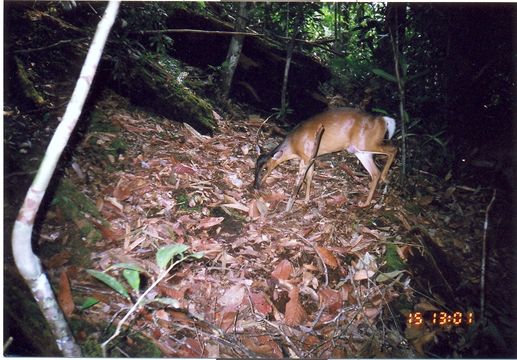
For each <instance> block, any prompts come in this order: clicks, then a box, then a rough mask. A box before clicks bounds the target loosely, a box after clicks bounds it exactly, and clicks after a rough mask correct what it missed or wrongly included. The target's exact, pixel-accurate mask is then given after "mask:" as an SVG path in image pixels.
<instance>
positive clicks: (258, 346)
mask: <svg viewBox="0 0 517 360" xmlns="http://www.w3.org/2000/svg"><path fill="white" fill-rule="evenodd" d="M241 339H242V343H243V344H244V345H245V346H246V347H247V348H248V349H250V350H251V351H253V352H254V353H257V354H260V355H264V356H266V357H270V358H275V359H281V358H283V357H284V356H283V354H282V349H280V346H278V344H277V343H276V342H275V341H274V340H273V339H272V338H271V336H268V335H261V336H256V337H255V336H254V337H245V336H244V335H243V336H242V337H241Z"/></svg>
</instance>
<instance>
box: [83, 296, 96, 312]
mask: <svg viewBox="0 0 517 360" xmlns="http://www.w3.org/2000/svg"><path fill="white" fill-rule="evenodd" d="M98 302H99V300H97V299H96V298H93V297H87V298H86V299H85V300H84V302H83V304H82V305H80V306H79V309H80V310H81V311H82V310H86V309H89V308H91V307H92V306H93V305H95V304H97V303H98Z"/></svg>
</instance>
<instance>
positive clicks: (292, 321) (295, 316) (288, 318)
mask: <svg viewBox="0 0 517 360" xmlns="http://www.w3.org/2000/svg"><path fill="white" fill-rule="evenodd" d="M289 299H290V300H289V302H288V303H287V304H285V318H284V322H285V324H286V325H289V326H297V325H301V324H303V323H304V322H305V320H306V319H307V313H306V312H305V309H304V308H303V306H302V304H300V291H299V290H298V288H293V289H292V290H291V291H290V292H289Z"/></svg>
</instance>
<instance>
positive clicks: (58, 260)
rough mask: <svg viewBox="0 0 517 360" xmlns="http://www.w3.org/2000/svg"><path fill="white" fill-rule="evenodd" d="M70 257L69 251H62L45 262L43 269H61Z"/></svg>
mask: <svg viewBox="0 0 517 360" xmlns="http://www.w3.org/2000/svg"><path fill="white" fill-rule="evenodd" d="M71 256H72V253H71V252H70V251H69V250H63V251H61V252H60V253H58V254H55V255H53V256H52V257H51V258H50V259H48V260H47V261H45V267H47V268H49V269H54V268H58V267H61V266H63V265H64V264H65V263H66V262H67V261H68V259H70V257H71Z"/></svg>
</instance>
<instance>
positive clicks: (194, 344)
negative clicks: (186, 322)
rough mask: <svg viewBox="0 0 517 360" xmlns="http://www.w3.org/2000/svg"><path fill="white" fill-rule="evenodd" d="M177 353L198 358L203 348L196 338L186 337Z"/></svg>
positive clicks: (201, 354) (180, 355)
mask: <svg viewBox="0 0 517 360" xmlns="http://www.w3.org/2000/svg"><path fill="white" fill-rule="evenodd" d="M178 354H179V357H186V358H187V357H189V358H198V357H202V356H203V349H202V348H201V345H200V344H199V340H198V339H192V338H187V339H185V341H184V345H183V346H182V347H181V349H180V351H179V352H178Z"/></svg>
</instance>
